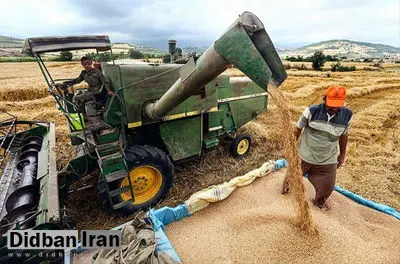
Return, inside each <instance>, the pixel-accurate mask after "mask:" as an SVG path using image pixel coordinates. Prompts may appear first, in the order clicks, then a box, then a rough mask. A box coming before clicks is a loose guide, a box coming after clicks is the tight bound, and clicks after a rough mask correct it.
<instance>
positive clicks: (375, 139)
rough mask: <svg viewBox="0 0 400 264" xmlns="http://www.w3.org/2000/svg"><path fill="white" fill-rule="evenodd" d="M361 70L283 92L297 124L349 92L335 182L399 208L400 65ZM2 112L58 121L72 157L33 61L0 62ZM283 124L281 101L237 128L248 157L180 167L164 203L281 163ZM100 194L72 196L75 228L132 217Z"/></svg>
mask: <svg viewBox="0 0 400 264" xmlns="http://www.w3.org/2000/svg"><path fill="white" fill-rule="evenodd" d="M47 65H48V68H49V71H50V72H51V74H52V75H53V77H54V78H56V79H57V78H71V77H76V76H78V74H79V73H80V71H81V66H80V64H79V63H78V62H50V63H48V64H47ZM328 65H329V64H328ZM356 67H357V71H354V72H346V73H341V72H326V71H324V72H315V71H296V70H288V75H289V77H288V79H287V80H286V81H285V82H284V84H283V85H282V86H281V87H280V89H281V90H282V91H283V92H284V95H285V96H286V97H287V98H288V99H289V101H290V102H291V104H292V108H291V114H292V121H293V124H294V122H295V121H297V118H298V116H299V115H300V113H301V112H302V111H303V110H304V108H305V107H306V106H308V105H310V104H318V103H320V102H322V96H323V94H324V92H325V89H326V87H327V86H329V85H333V84H340V85H343V86H345V87H347V88H348V99H347V106H348V107H349V108H350V109H351V110H353V113H354V117H353V121H352V125H351V129H350V134H349V144H348V154H347V160H346V163H345V165H344V166H343V167H342V168H340V169H339V170H338V176H337V185H339V186H341V187H343V188H346V189H349V190H350V191H352V192H355V193H357V194H359V195H361V196H363V197H365V198H368V199H371V200H373V201H377V202H380V203H385V204H387V205H389V206H392V207H394V208H395V209H397V210H400V64H386V65H385V64H384V65H383V67H382V69H380V70H379V69H378V70H377V69H373V70H371V69H370V68H369V65H368V64H367V63H357V65H356ZM228 74H230V75H232V76H241V75H242V74H241V73H240V72H239V71H238V70H235V69H228ZM0 109H2V110H6V111H8V112H10V113H12V114H14V115H16V116H18V118H19V119H21V120H22V119H27V120H40V121H55V122H56V126H57V128H56V130H57V131H56V132H57V162H58V163H57V165H58V169H61V168H62V167H63V166H65V165H66V164H67V163H68V160H69V159H70V158H72V157H73V156H74V154H75V150H74V149H73V147H72V146H71V145H70V144H69V141H68V140H69V138H68V129H67V123H66V120H65V118H64V117H63V115H62V114H61V113H60V112H59V111H58V110H57V109H56V106H55V101H54V99H53V98H52V97H50V96H49V95H48V93H47V88H46V84H45V81H44V79H43V77H42V75H41V72H40V69H39V68H38V66H37V65H36V63H30V62H26V63H0ZM280 125H281V119H280V116H279V113H278V111H277V107H276V104H275V103H274V102H273V101H272V100H270V103H269V106H268V111H267V112H266V113H263V114H261V115H260V116H259V117H258V118H257V119H256V120H254V121H252V122H250V123H248V124H247V125H246V126H245V127H243V128H241V129H240V132H242V133H249V134H250V135H251V136H252V141H253V145H252V149H251V151H250V153H248V154H247V155H246V156H245V157H244V158H242V159H234V158H232V157H231V156H230V155H229V150H228V146H229V142H227V141H223V142H221V144H220V146H219V147H217V149H215V150H212V151H208V152H207V153H204V154H203V155H202V156H201V157H199V158H197V159H195V160H193V161H189V162H187V163H185V164H180V165H176V166H175V174H176V176H175V181H174V182H175V183H174V185H173V187H172V188H171V191H170V194H169V196H168V197H167V198H166V199H165V200H164V201H162V202H161V203H160V204H159V206H165V205H168V206H174V205H177V204H179V203H181V202H183V201H184V200H186V199H187V198H188V197H189V196H190V194H191V193H194V192H196V191H198V190H200V189H203V188H205V187H207V186H209V185H212V184H217V183H221V182H223V181H225V180H227V179H230V178H232V177H235V176H237V175H241V174H243V173H245V172H247V171H249V170H251V169H254V168H256V167H259V166H260V165H261V164H262V163H263V162H265V161H266V160H269V159H279V158H283V149H282V147H283V142H282V141H283V140H284V139H282V138H281V135H280V134H279V131H280V130H279V126H280ZM95 182H96V176H95V175H89V176H88V177H86V178H85V179H83V180H82V181H81V182H80V183H79V184H94V186H95ZM95 197H96V188H95V187H93V188H89V189H85V190H84V191H80V192H76V193H73V194H71V195H70V196H69V198H68V201H67V208H68V209H69V210H70V213H71V215H72V216H73V218H74V220H75V221H76V222H77V228H78V229H104V228H111V227H114V226H116V225H118V224H120V223H122V222H125V221H127V220H129V219H131V218H132V216H130V217H125V216H121V215H118V214H115V213H113V212H111V211H109V210H108V209H106V208H104V207H103V205H102V204H101V202H100V201H98V200H97V199H95Z"/></svg>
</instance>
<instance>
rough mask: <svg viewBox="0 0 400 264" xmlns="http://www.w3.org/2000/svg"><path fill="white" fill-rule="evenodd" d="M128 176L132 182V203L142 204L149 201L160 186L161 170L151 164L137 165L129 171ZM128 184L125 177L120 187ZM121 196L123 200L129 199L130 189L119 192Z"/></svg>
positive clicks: (130, 196)
mask: <svg viewBox="0 0 400 264" xmlns="http://www.w3.org/2000/svg"><path fill="white" fill-rule="evenodd" d="M129 177H130V180H131V183H132V188H133V194H134V195H135V202H134V203H133V204H143V203H146V202H148V201H150V200H151V199H153V197H154V196H155V195H156V194H157V193H158V191H159V190H160V188H161V184H162V175H161V172H160V171H159V170H158V169H156V168H154V167H152V166H147V165H146V166H140V167H137V168H135V169H133V170H132V171H131V172H130V173H129ZM128 185H129V179H128V177H125V179H124V180H123V181H122V183H121V186H120V188H123V187H125V186H128ZM121 198H122V200H124V201H127V200H129V199H131V198H132V195H131V191H130V190H129V191H126V192H124V193H121Z"/></svg>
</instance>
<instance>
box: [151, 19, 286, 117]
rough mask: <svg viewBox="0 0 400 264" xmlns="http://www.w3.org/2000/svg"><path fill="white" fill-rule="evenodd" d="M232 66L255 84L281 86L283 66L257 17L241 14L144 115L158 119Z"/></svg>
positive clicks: (283, 77)
mask: <svg viewBox="0 0 400 264" xmlns="http://www.w3.org/2000/svg"><path fill="white" fill-rule="evenodd" d="M231 64H233V65H234V66H236V67H237V68H238V69H239V70H241V71H242V72H243V73H244V74H246V75H247V76H248V77H249V78H250V79H252V80H253V81H254V82H255V83H256V84H257V85H259V86H260V87H261V88H263V89H264V90H267V87H268V83H269V82H270V81H271V83H272V84H273V85H275V86H279V85H281V84H282V83H283V82H284V80H285V79H286V78H287V74H286V71H285V69H284V67H283V64H282V62H281V60H280V58H279V56H278V53H277V52H276V50H275V47H274V45H273V44H272V41H271V39H270V38H269V36H268V34H267V32H266V31H265V28H264V25H263V24H262V23H261V21H260V20H259V18H258V17H257V16H256V15H254V14H252V13H250V12H244V13H243V14H242V15H241V16H239V18H238V19H237V20H236V21H235V22H234V23H233V24H232V25H231V26H230V27H229V28H228V30H227V31H226V32H225V33H224V34H223V35H222V37H220V38H219V39H218V40H217V41H215V42H214V44H213V45H211V46H210V47H209V48H208V49H207V50H206V51H205V52H204V53H203V54H202V55H201V56H200V58H199V59H198V60H197V62H196V64H195V63H194V60H193V58H192V59H191V60H189V62H188V63H187V64H185V66H183V67H182V68H181V70H180V72H179V75H180V78H179V79H178V80H177V81H176V82H175V83H174V84H173V85H172V86H171V88H170V89H169V90H168V91H167V92H166V93H165V94H164V95H163V96H162V97H161V98H160V100H158V101H157V102H155V103H150V104H148V105H146V106H145V109H144V114H145V116H146V117H148V118H150V119H154V120H158V119H161V118H162V117H163V116H165V115H166V114H168V113H169V112H170V111H172V110H173V109H174V108H175V107H176V106H178V105H179V104H180V103H182V102H183V101H185V100H186V99H187V98H189V97H190V96H192V95H194V94H198V93H200V90H201V89H202V88H203V87H204V86H205V85H206V84H207V83H209V82H210V81H211V80H213V79H214V78H215V77H217V76H218V75H219V74H221V73H222V72H224V71H225V70H226V69H227V68H228V67H229V66H230V65H231Z"/></svg>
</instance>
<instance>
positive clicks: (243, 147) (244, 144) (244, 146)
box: [236, 138, 250, 155]
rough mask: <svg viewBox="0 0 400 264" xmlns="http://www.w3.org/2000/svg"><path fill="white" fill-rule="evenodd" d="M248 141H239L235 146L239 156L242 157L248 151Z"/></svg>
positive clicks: (244, 139)
mask: <svg viewBox="0 0 400 264" xmlns="http://www.w3.org/2000/svg"><path fill="white" fill-rule="evenodd" d="M249 145H250V144H249V140H247V139H246V138H243V139H242V140H240V141H239V144H238V145H237V148H236V151H237V153H238V154H239V155H243V154H244V153H246V152H247V150H249Z"/></svg>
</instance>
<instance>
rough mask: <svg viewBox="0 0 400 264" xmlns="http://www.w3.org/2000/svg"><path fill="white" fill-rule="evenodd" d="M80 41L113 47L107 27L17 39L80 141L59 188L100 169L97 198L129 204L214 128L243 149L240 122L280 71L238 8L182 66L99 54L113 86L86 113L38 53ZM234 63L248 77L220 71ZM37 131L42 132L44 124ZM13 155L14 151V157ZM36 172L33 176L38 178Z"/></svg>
mask: <svg viewBox="0 0 400 264" xmlns="http://www.w3.org/2000/svg"><path fill="white" fill-rule="evenodd" d="M77 49H96V50H97V51H111V43H110V40H109V38H108V37H107V36H76V37H48V38H30V39H27V40H26V43H25V47H24V52H25V53H27V54H30V55H32V56H34V57H35V58H36V60H37V62H38V64H39V67H40V69H41V71H42V73H43V75H44V77H45V80H46V82H47V85H48V90H49V92H50V94H52V95H53V96H54V98H55V99H56V101H57V104H58V108H59V109H60V110H61V111H62V112H63V113H64V114H65V116H66V118H67V120H68V124H69V129H70V137H71V143H72V144H73V145H76V146H77V148H78V149H79V152H78V153H79V154H78V155H77V157H76V158H75V159H74V160H72V161H71V162H70V164H69V165H68V168H66V169H65V170H63V172H62V173H61V174H60V175H59V176H58V184H59V190H60V193H65V191H66V190H67V188H68V187H69V186H70V185H71V184H72V183H73V182H75V181H76V180H78V179H81V178H82V177H84V176H85V175H87V174H88V173H90V172H92V171H94V170H99V172H100V173H99V177H98V184H97V188H98V196H99V198H100V199H103V200H104V201H106V202H107V203H108V204H109V205H110V206H111V207H112V208H113V209H115V210H119V209H122V210H124V211H126V212H132V211H135V210H138V209H142V208H147V207H150V206H152V205H154V204H156V203H157V202H158V201H159V200H160V199H161V198H162V197H163V196H164V195H165V194H166V193H167V191H168V189H169V188H170V186H171V184H172V182H173V177H174V171H173V163H174V162H177V161H184V160H186V159H188V158H190V157H194V156H199V155H201V153H202V152H203V151H204V150H206V149H211V148H214V147H216V146H217V145H218V143H219V141H220V139H221V137H226V136H227V137H229V138H230V139H231V140H232V151H233V154H234V155H235V156H241V155H244V154H245V153H246V152H247V151H248V150H249V148H250V143H251V139H250V137H249V136H247V135H240V134H238V133H237V130H238V128H240V127H241V126H243V125H244V124H246V123H247V122H249V121H250V120H252V119H254V118H255V117H256V116H257V115H258V114H260V113H262V112H264V111H266V109H267V102H268V100H267V99H268V96H267V93H266V90H267V86H268V83H269V82H272V83H273V84H274V85H275V86H279V85H280V84H281V83H282V82H283V81H284V80H285V79H286V72H285V71H284V68H283V65H282V63H281V61H280V59H279V57H278V54H277V52H276V50H275V48H274V46H273V44H272V42H271V40H270V38H269V36H268V35H267V33H266V31H265V28H264V26H263V24H262V23H261V21H260V20H259V19H258V18H257V17H256V16H255V15H254V14H252V13H249V12H245V13H243V14H242V15H241V16H240V17H239V18H238V19H237V20H236V21H235V22H234V23H233V24H232V25H231V26H230V27H229V28H228V29H227V31H226V32H225V33H224V34H223V35H222V37H220V38H219V39H218V40H217V41H215V42H214V43H213V44H212V45H211V46H210V47H209V48H208V49H207V50H206V51H205V52H204V53H203V54H202V55H201V56H200V57H199V58H198V59H197V61H196V62H195V61H194V59H193V58H191V59H189V60H188V62H187V63H186V64H184V65H180V64H164V65H151V64H133V65H132V64H130V65H117V64H115V63H114V62H113V63H112V64H109V63H101V71H102V73H103V75H104V76H105V77H106V79H107V84H106V85H109V87H108V88H110V89H111V90H113V91H115V95H113V96H107V95H106V96H104V94H103V93H102V92H99V95H98V97H97V98H96V100H94V101H92V102H89V103H87V104H86V106H87V107H88V108H87V111H86V114H85V115H83V114H82V113H81V112H80V111H79V109H78V107H77V106H76V105H75V104H74V103H73V102H72V98H73V96H74V94H73V93H71V91H69V92H68V91H62V90H60V89H59V88H58V87H59V86H58V85H57V84H59V83H60V82H61V81H64V80H56V79H53V78H52V77H51V75H50V72H49V71H48V69H47V68H46V66H45V64H44V62H43V60H42V58H41V55H42V53H45V52H57V51H63V50H77ZM231 65H234V66H235V67H237V68H238V69H240V70H241V71H242V72H243V73H244V74H245V75H247V76H248V77H249V78H245V77H243V78H238V77H229V76H228V75H226V74H221V73H223V72H224V71H225V70H226V69H227V68H228V67H230V66H231ZM89 110H90V111H89ZM93 120H95V121H94V122H93ZM40 131H42V135H41V136H42V139H45V138H46V133H45V131H47V130H43V129H42V130H40ZM35 136H36V135H35ZM21 140H22V142H21V144H22V145H21V146H23V145H24V144H28V145H32V146H33V145H35V146H37V147H36V149H38V148H39V142H38V141H40V140H39V139H38V138H34V140H33V139H32V140H33V141H27V140H25V139H21ZM24 140H25V141H24ZM44 142H45V141H44ZM41 144H42V145H43V142H41ZM45 146H47V145H45ZM41 148H43V146H42V147H41ZM35 151H36V152H38V151H39V150H35ZM31 152H32V153H33V152H34V150H31ZM31 152H30V153H31ZM21 155H22V154H21ZM35 155H36V154H35ZM39 157H41V156H40V155H39ZM51 157H52V156H51ZM23 158H25V156H23ZM19 159H21V158H20V155H16V161H15V162H19ZM48 159H49V158H48ZM22 164H25V163H23V162H22ZM39 164H40V163H39ZM17 167H18V168H19V169H21V170H23V169H24V168H25V167H24V166H23V165H19V166H17ZM29 168H31V167H29ZM38 172H41V170H40V169H38ZM41 175H42V174H40V175H39V176H38V177H37V178H38V179H42V180H43V178H41V177H42V176H41ZM35 190H36V191H37V189H35ZM55 193H56V191H55ZM35 195H36V199H39V200H40V201H48V200H50V197H51V196H50V194H49V193H46V192H42V193H41V195H39V194H37V193H35ZM54 201H57V200H56V199H54ZM13 204H15V202H13ZM10 208H11V207H10ZM7 211H8V210H7ZM26 212H27V211H26ZM20 214H21V215H23V213H20ZM20 214H18V215H20ZM25 215H26V214H25ZM18 217H19V216H18ZM38 217H39V216H38ZM38 217H37V218H38ZM43 217H44V216H43ZM46 217H48V215H46ZM18 219H20V218H18ZM39 219H42V218H39ZM36 224H37V223H36Z"/></svg>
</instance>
